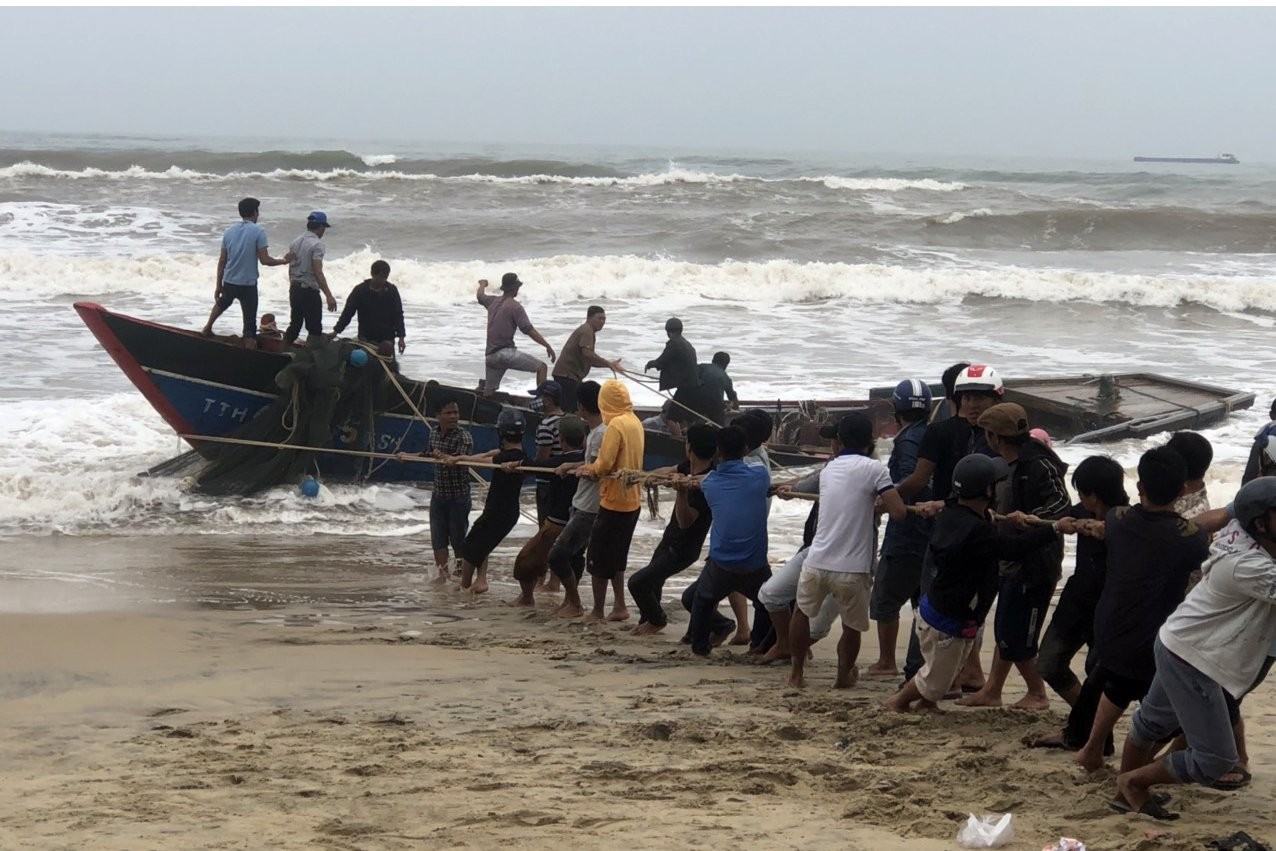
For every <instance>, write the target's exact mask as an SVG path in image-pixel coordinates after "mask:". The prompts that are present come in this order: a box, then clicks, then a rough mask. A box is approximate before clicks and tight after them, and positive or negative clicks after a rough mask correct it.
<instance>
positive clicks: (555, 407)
mask: <svg viewBox="0 0 1276 851" xmlns="http://www.w3.org/2000/svg"><path fill="white" fill-rule="evenodd" d="M562 398H563V388H562V385H560V384H559V383H558V382H557V381H542V382H541V383H540V386H539V387H537V388H536V389H535V390H533V391H532V399H533V401H535V402H539V403H540V411H541V421H540V423H539V424H538V425H537V426H536V460H535V461H534V462H533V463H534V464H535V465H536V466H538V467H544V466H545V465H546V464H548V463H549V459H550V456H552V455H554V454H556V453H557V452H558V421H559V420H561V419H562V417H563V408H562V405H561V400H562ZM553 466H555V467H556V466H558V465H557V464H555V465H553ZM556 478H557V477H556V476H555V475H554V474H553V473H537V474H536V522H537V523H540V524H541V525H544V523H545V508H546V503H547V500H548V499H549V497H550V490H551V485H552V484H553V483H554V480H555V479H556Z"/></svg>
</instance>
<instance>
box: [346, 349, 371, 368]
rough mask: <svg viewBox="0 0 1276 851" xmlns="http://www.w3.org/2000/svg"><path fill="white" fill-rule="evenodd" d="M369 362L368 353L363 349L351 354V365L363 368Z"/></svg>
mask: <svg viewBox="0 0 1276 851" xmlns="http://www.w3.org/2000/svg"><path fill="white" fill-rule="evenodd" d="M367 362H368V353H367V352H366V351H364V350H363V349H355V350H354V351H352V352H351V353H350V363H351V364H352V365H354V366H363V365H364V364H365V363H367Z"/></svg>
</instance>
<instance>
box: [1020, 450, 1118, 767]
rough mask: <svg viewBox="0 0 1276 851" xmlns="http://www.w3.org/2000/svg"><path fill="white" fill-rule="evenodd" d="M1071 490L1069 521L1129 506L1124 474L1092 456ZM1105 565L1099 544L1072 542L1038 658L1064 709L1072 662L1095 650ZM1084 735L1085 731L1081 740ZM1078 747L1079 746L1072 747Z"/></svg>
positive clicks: (1071, 698)
mask: <svg viewBox="0 0 1276 851" xmlns="http://www.w3.org/2000/svg"><path fill="white" fill-rule="evenodd" d="M1072 487H1073V488H1074V489H1076V492H1077V495H1078V496H1079V497H1080V498H1081V501H1080V502H1078V503H1077V504H1076V505H1074V506H1072V510H1071V511H1070V512H1069V516H1070V517H1073V518H1075V519H1077V520H1098V521H1102V520H1103V518H1104V517H1107V516H1108V511H1109V510H1111V509H1113V508H1117V507H1119V506H1123V505H1129V504H1130V497H1129V495H1128V494H1127V493H1126V492H1125V470H1123V469H1122V468H1121V465H1120V464H1118V463H1117V462H1116V461H1113V460H1112V459H1111V458H1108V457H1106V456H1104V455H1092V456H1090V457H1089V458H1087V459H1085V460H1084V461H1082V462H1081V463H1080V464H1078V465H1077V468H1076V470H1074V471H1073V473H1072ZM1107 559H1108V548H1107V544H1106V542H1105V541H1104V540H1103V539H1101V538H1095V537H1091V536H1089V535H1078V536H1077V561H1076V567H1075V568H1074V569H1073V571H1072V576H1070V577H1068V581H1067V582H1066V583H1065V584H1064V586H1063V591H1062V592H1061V593H1060V594H1059V602H1058V603H1056V604H1055V607H1054V617H1052V618H1051V620H1050V625H1049V626H1048V627H1046V632H1045V635H1043V636H1042V637H1041V652H1040V654H1039V655H1038V658H1037V661H1038V667H1039V669H1040V671H1041V678H1042V679H1044V680H1045V681H1046V685H1048V686H1050V688H1051V689H1053V690H1054V692H1055V693H1056V694H1058V695H1059V696H1060V697H1062V698H1063V699H1064V701H1066V702H1067V704H1068V705H1069V706H1072V705H1074V704H1075V703H1076V702H1077V697H1078V696H1079V695H1080V693H1081V681H1080V680H1079V679H1077V675H1076V674H1074V673H1073V672H1072V667H1071V665H1072V658H1073V657H1074V656H1076V655H1077V652H1078V651H1080V650H1081V648H1082V647H1093V646H1094V608H1095V606H1097V605H1098V604H1099V595H1100V594H1101V593H1103V582H1104V578H1105V577H1106V575H1107ZM1097 661H1098V657H1097V656H1095V654H1093V653H1091V654H1088V656H1087V658H1086V666H1085V669H1086V673H1087V674H1089V673H1090V671H1091V670H1092V669H1093V668H1094V665H1095V663H1096V662H1097ZM1089 733H1090V731H1089V730H1088V729H1087V730H1086V735H1087V736H1088V735H1089ZM1080 746H1081V742H1077V743H1076V745H1074V747H1080Z"/></svg>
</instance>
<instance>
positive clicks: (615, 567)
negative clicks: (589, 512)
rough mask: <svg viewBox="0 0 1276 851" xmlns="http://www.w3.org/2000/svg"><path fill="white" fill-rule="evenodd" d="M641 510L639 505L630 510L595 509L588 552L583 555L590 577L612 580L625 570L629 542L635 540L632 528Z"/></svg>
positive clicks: (636, 522)
mask: <svg viewBox="0 0 1276 851" xmlns="http://www.w3.org/2000/svg"><path fill="white" fill-rule="evenodd" d="M641 512H642V509H641V508H635V509H634V510H633V511H612V510H611V509H610V508H600V509H598V517H597V518H595V520H594V530H593V532H592V533H590V536H589V552H588V553H587V554H586V555H585V569H586V570H587V571H589V575H590V576H596V577H598V578H599V579H611V578H612V577H613V576H618V575H620V574H622V573H624V572H625V568H626V567H627V566H628V563H629V544H630V543H631V542H632V541H633V539H634V527H635V526H637V525H638V515H639V514H640V513H641Z"/></svg>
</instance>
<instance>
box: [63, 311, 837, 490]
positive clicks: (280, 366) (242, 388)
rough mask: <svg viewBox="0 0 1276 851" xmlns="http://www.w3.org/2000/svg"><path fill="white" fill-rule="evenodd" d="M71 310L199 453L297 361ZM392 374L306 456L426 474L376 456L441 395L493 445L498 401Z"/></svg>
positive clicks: (415, 427)
mask: <svg viewBox="0 0 1276 851" xmlns="http://www.w3.org/2000/svg"><path fill="white" fill-rule="evenodd" d="M75 310H76V312H77V313H78V314H79V315H80V318H81V319H82V320H83V321H84V323H85V325H87V326H88V328H89V330H90V331H91V332H92V333H93V335H94V336H95V337H96V338H97V340H98V342H99V343H100V344H101V345H102V348H103V349H105V350H106V352H107V354H109V355H110V356H111V358H112V359H113V360H114V361H115V363H116V365H117V366H119V368H120V369H121V370H122V371H123V372H124V374H125V376H126V377H127V378H128V379H129V381H131V382H132V383H133V386H134V387H136V388H137V389H138V390H139V391H140V392H141V393H142V395H143V396H144V397H145V398H146V400H147V401H148V402H150V404H151V406H152V407H153V408H154V409H155V410H156V412H157V413H159V415H160V417H161V418H163V420H164V421H165V422H166V423H167V424H168V425H169V427H170V428H172V429H173V430H174V431H175V432H176V433H177V434H178V435H181V436H182V438H183V439H184V440H185V441H186V442H187V443H189V444H190V445H191V446H192V447H193V449H194V450H195V452H197V453H198V454H199V455H200V456H204V457H213V456H216V455H217V454H218V452H219V448H220V447H224V446H226V445H227V443H225V442H223V441H231V442H233V441H235V440H236V435H240V434H242V432H243V430H244V429H246V428H248V427H249V426H250V424H252V423H254V421H255V420H256V419H257V418H258V417H259V416H261V415H262V414H263V413H264V412H266V411H267V410H268V409H270V408H272V406H275V405H277V403H278V402H279V401H280V397H281V390H280V387H279V386H278V385H277V384H276V380H275V378H276V376H277V375H278V374H279V373H280V372H281V370H284V369H285V368H287V367H288V366H289V365H290V364H292V363H293V362H294V357H295V355H294V353H293V352H289V351H284V347H283V346H281V345H274V346H270V347H267V346H263V347H261V348H257V349H246V348H244V347H243V346H242V345H240V343H239V341H238V338H227V337H210V336H204V335H202V334H200V333H198V332H195V331H190V330H186V329H183V328H175V327H172V326H169V325H162V324H159V323H156V322H149V321H146V320H143V319H137V318H134V317H131V316H126V315H124V314H121V313H116V312H113V311H110V310H107V309H106V308H104V307H102V306H101V305H98V304H93V303H89V302H80V303H77V304H76V305H75ZM366 368H367V369H369V370H374V369H378V368H380V363H379V362H377V361H375V360H374V361H373V362H371V363H369V364H368V365H367V367H366ZM393 384H394V386H395V388H396V389H394V390H393V391H387V396H388V402H387V403H386V404H384V405H381V406H379V407H378V409H377V411H376V413H375V416H373V417H371V418H370V419H371V426H370V429H369V430H370V431H371V434H368V433H364V432H365V429H362V428H360V427H359V424H358V423H356V422H353V421H344V422H341V423H338V424H336V426H335V427H334V428H333V429H332V431H331V434H330V436H329V438H330V439H328V440H326V441H323V442H315V443H309V444H306V446H308V447H309V448H311V449H314V450H317V451H314V452H312V453H310V454H311V455H313V457H312V458H310V459H309V461H310V463H311V466H312V468H313V469H314V470H315V471H316V472H318V473H319V474H320V475H322V476H323V477H324V478H326V479H328V480H331V481H375V482H429V481H431V480H432V478H433V471H434V466H433V465H432V464H423V463H412V462H400V461H398V460H395V459H394V458H392V457H372V456H375V455H382V456H393V455H396V454H397V453H400V452H403V453H420V452H423V451H425V450H426V449H427V448H428V447H429V442H430V431H431V424H432V421H431V420H429V418H427V417H425V416H424V414H427V413H428V412H430V411H434V410H437V409H438V407H439V406H440V405H442V404H443V403H444V402H445V401H452V400H455V401H456V402H457V403H458V404H459V406H460V410H461V425H462V426H463V427H465V428H467V429H468V430H469V431H470V434H471V436H472V437H473V440H474V451H475V452H484V451H487V450H489V449H494V448H496V447H497V446H498V445H499V440H498V438H497V433H496V418H497V416H498V415H499V414H500V412H501V409H502V407H503V405H502V402H501V401H496V400H492V399H486V398H483V396H482V395H481V394H479V393H476V392H475V391H473V390H469V389H465V388H461V387H455V386H450V385H446V384H442V383H440V382H435V381H414V380H412V379H408V378H404V377H399V376H396V377H395V380H394V382H393ZM512 401H514V402H516V403H517V401H519V400H512ZM522 402H523V404H526V402H527V400H522ZM522 410H523V414H524V418H525V420H526V421H527V439H526V448H527V450H528V453H529V457H530V456H532V455H534V454H535V443H534V434H535V427H536V425H537V424H538V423H539V422H540V414H538V413H536V412H535V411H532V410H530V409H529V408H526V407H523V408H522ZM201 438H203V439H201ZM684 447H685V444H684V442H683V441H682V439H681V438H677V437H674V436H672V435H668V434H663V433H659V432H654V431H648V432H647V433H646V452H645V456H644V466H645V468H646V469H648V470H650V469H655V468H657V467H665V466H670V465H674V464H677V463H679V462H680V461H682V460H683V459H684V458H685V457H686V455H685V448H684ZM302 448H304V447H302ZM343 453H346V454H343ZM771 458H772V461H773V463H775V464H776V465H778V466H806V465H810V464H813V463H817V462H818V461H820V460H823V456H821V455H818V454H813V453H808V452H804V451H802V450H799V449H797V448H795V447H782V446H776V447H774V449H773V451H772V452H771ZM175 460H176V459H175ZM189 460H192V459H190V458H189V457H188V458H187V461H189ZM193 460H197V459H193ZM188 466H189V465H188V464H187V463H167V462H166V464H164V465H159V468H158V470H159V471H160V472H184V471H185V470H186V469H187V468H188Z"/></svg>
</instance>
